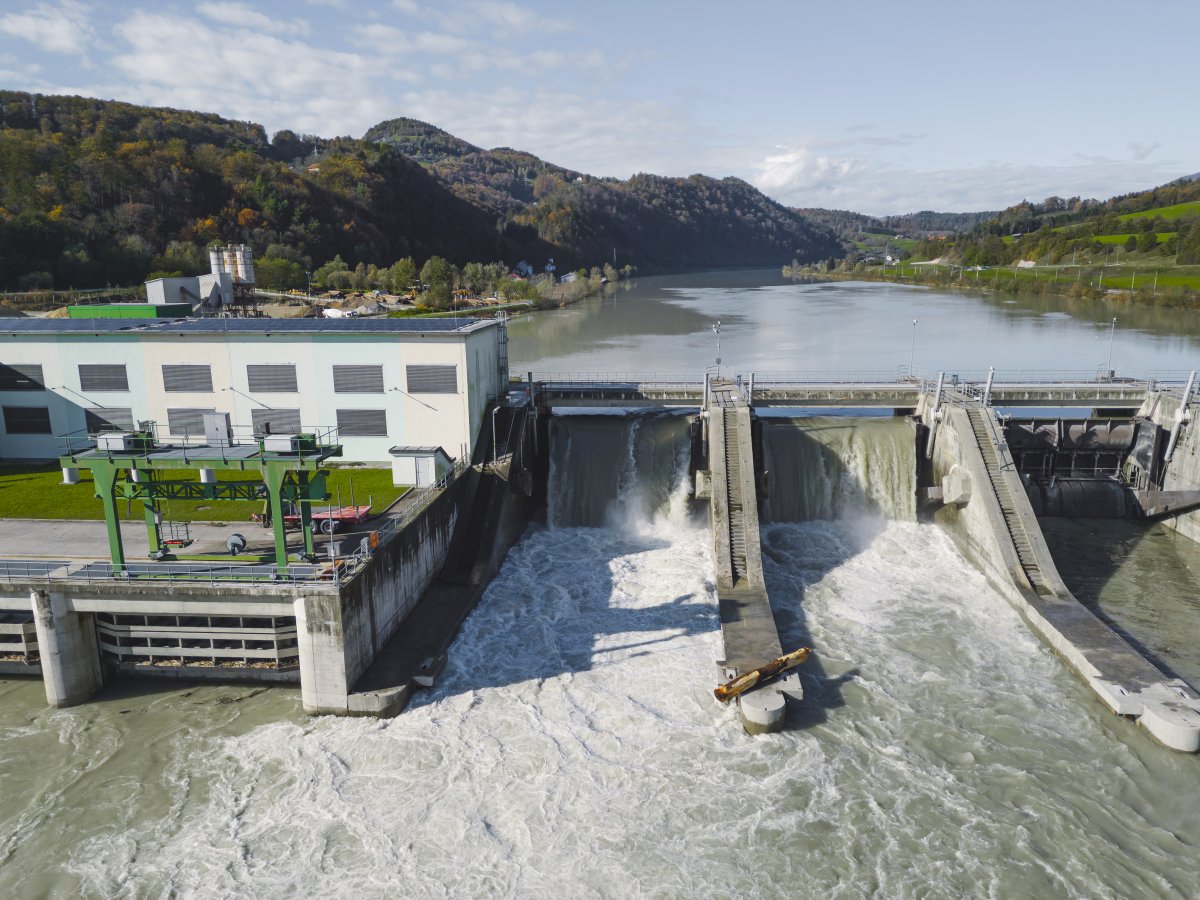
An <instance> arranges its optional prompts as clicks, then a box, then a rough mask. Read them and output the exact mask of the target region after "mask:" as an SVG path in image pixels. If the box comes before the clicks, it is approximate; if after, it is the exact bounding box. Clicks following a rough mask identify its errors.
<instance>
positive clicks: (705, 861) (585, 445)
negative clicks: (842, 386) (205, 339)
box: [0, 273, 1200, 898]
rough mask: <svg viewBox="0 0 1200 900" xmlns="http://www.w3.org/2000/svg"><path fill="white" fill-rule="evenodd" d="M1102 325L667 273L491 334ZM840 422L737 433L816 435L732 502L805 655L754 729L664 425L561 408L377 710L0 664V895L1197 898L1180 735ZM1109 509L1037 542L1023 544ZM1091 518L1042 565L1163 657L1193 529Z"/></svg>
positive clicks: (1180, 325) (881, 291) (959, 351)
mask: <svg viewBox="0 0 1200 900" xmlns="http://www.w3.org/2000/svg"><path fill="white" fill-rule="evenodd" d="M1116 314H1117V316H1118V318H1119V322H1118V327H1117V330H1116V335H1115V341H1114V350H1113V355H1114V363H1115V364H1116V366H1117V368H1118V369H1120V370H1137V369H1156V370H1162V369H1187V368H1190V367H1191V366H1193V365H1195V361H1196V360H1197V348H1196V340H1197V337H1196V331H1197V329H1196V328H1195V327H1194V326H1189V325H1188V323H1187V322H1186V321H1185V319H1184V317H1183V316H1182V315H1181V314H1177V313H1169V312H1166V311H1155V312H1151V313H1146V314H1144V315H1145V318H1144V319H1142V320H1140V321H1139V320H1137V318H1136V315H1135V314H1134V313H1131V312H1127V311H1124V310H1118V311H1117V313H1116ZM1111 315H1112V313H1111V312H1110V310H1108V309H1107V308H1105V307H1103V306H1102V305H1100V306H1089V307H1087V308H1086V309H1076V308H1071V309H1067V308H1066V307H1065V306H1063V305H1061V304H1059V305H1057V306H1056V305H1055V304H1054V302H1053V301H1049V300H1043V299H1039V300H1037V301H1018V302H1015V303H1006V302H1004V301H1001V300H981V299H978V298H973V297H966V296H960V295H953V294H947V293H937V292H930V291H924V290H911V289H906V288H894V287H888V286H880V285H853V284H838V285H820V286H800V285H789V284H784V283H781V282H780V279H778V278H776V277H775V276H774V274H773V273H756V274H755V273H741V274H737V275H727V274H722V275H717V276H691V277H687V278H677V279H655V280H651V279H645V280H643V281H642V282H640V283H639V284H637V285H636V286H635V287H633V288H632V289H631V290H628V291H625V290H621V291H619V292H618V294H617V296H616V298H615V299H607V300H603V301H595V302H591V303H588V304H581V305H579V306H576V307H572V308H570V309H568V310H565V311H562V312H556V313H550V314H545V315H536V316H530V317H528V318H526V319H523V320H520V321H518V322H515V323H514V324H513V326H512V328H511V335H512V345H511V354H512V359H513V368H514V370H519V369H524V368H533V369H535V370H557V371H621V370H624V371H645V370H647V369H656V370H675V369H683V370H696V369H702V368H703V367H704V366H705V365H707V364H709V362H710V359H709V357H711V356H712V355H713V349H714V340H713V338H714V335H713V333H712V331H711V328H710V325H711V322H712V321H713V320H714V319H716V318H720V319H721V321H722V324H723V330H722V341H723V347H722V350H723V355H724V356H725V358H726V360H727V363H728V364H729V365H730V366H732V367H735V368H737V369H740V370H743V371H749V370H751V369H758V370H760V371H763V370H768V369H770V370H799V369H804V370H814V369H841V370H847V369H872V370H894V369H895V368H896V367H897V366H899V365H906V364H907V362H908V354H909V340H910V335H911V328H912V326H911V320H912V319H913V318H914V317H916V318H918V319H919V324H918V330H917V344H916V351H915V357H916V359H915V362H916V365H917V367H924V368H941V367H946V368H953V367H961V368H963V369H971V370H976V369H979V368H981V367H986V365H988V364H993V365H998V366H999V365H1005V366H1008V365H1011V366H1018V365H1019V366H1020V367H1023V368H1056V369H1061V368H1073V369H1094V368H1095V367H1096V365H1097V364H1103V363H1104V362H1105V360H1106V355H1107V351H1108V343H1107V341H1108V332H1107V330H1106V327H1105V323H1106V322H1107V320H1108V319H1109V318H1111ZM1172 316H1174V318H1172ZM1171 333H1174V334H1175V335H1178V336H1171ZM869 427H870V428H871V429H874V430H876V431H878V432H879V433H878V434H877V435H874V436H873V438H872V439H871V440H869V441H868V440H864V434H865V432H862V431H859V430H856V426H855V424H854V423H853V422H848V421H828V420H826V421H818V420H806V419H796V420H794V421H792V420H787V421H781V422H778V423H774V424H772V426H771V428H772V429H773V430H772V433H771V434H770V436H769V438H768V442H769V444H770V447H771V452H773V453H786V452H788V448H789V447H790V446H791V445H792V444H793V443H795V442H796V441H797V440H799V438H798V437H797V435H798V434H799V433H800V432H802V431H805V430H807V432H809V433H812V434H817V435H819V436H818V437H817V438H815V440H817V442H818V443H819V447H817V448H816V449H815V450H813V451H812V452H811V453H810V456H811V462H809V463H805V465H806V466H807V467H808V468H806V469H805V471H806V472H809V473H810V474H811V476H812V478H811V479H809V481H807V482H806V481H804V480H797V481H796V482H795V484H794V485H793V486H792V487H791V488H789V489H788V490H787V491H783V490H781V493H780V499H779V500H777V501H776V505H775V506H774V507H773V508H772V509H771V511H770V517H769V520H767V519H764V522H765V524H764V528H763V548H764V565H765V570H766V574H767V580H768V584H769V588H770V592H771V596H772V601H773V603H774V604H775V605H776V613H777V617H778V619H779V621H780V622H781V627H782V628H783V630H784V633H785V639H786V640H787V641H788V642H790V643H795V642H799V641H806V642H811V644H812V645H813V646H814V647H815V648H816V650H817V654H816V658H815V660H814V661H813V662H811V663H810V664H808V665H807V666H806V667H805V669H804V675H803V678H804V684H805V689H806V694H807V696H806V699H805V701H804V703H803V704H801V705H800V706H799V707H797V708H795V709H793V710H792V711H791V713H790V714H789V716H790V717H789V729H788V730H787V731H786V732H784V733H782V734H779V735H773V736H770V737H765V738H750V737H748V736H746V735H745V734H743V733H742V732H741V730H740V728H739V727H738V726H737V723H736V712H735V710H733V709H727V708H723V707H721V706H719V705H717V704H716V703H715V702H714V701H713V700H712V698H711V694H710V691H711V688H712V685H713V682H714V676H715V666H714V660H715V659H717V658H718V656H719V655H720V638H719V631H718V620H717V615H716V605H715V597H714V592H713V585H712V581H711V578H712V575H711V573H712V563H711V560H710V558H709V539H708V535H707V530H706V522H705V519H704V516H703V514H702V510H696V509H691V508H689V505H688V503H687V500H686V483H685V477H686V465H685V461H684V458H683V457H682V456H680V454H679V453H678V452H677V451H678V448H679V447H680V445H681V442H685V440H686V437H685V436H686V428H684V427H682V424H681V421H680V420H679V418H678V417H677V416H671V415H660V416H650V417H638V418H637V419H627V420H619V421H618V422H617V423H614V424H613V425H610V426H608V427H605V426H603V425H601V424H598V423H597V422H595V420H593V419H591V418H581V419H579V420H577V421H571V420H564V421H563V422H561V423H559V424H557V425H556V430H557V433H556V436H555V447H554V459H553V464H552V476H551V477H552V485H551V487H552V498H551V510H550V513H551V514H550V521H549V523H548V524H544V525H535V526H533V527H532V528H531V529H530V531H529V532H528V533H527V534H526V536H525V538H524V539H523V540H522V541H521V543H520V544H519V545H518V546H517V547H516V548H515V549H514V550H513V552H512V553H511V554H510V556H509V558H508V560H507V561H506V563H505V566H504V568H503V570H502V572H501V573H500V576H499V577H498V578H497V579H496V581H495V582H494V583H493V584H492V585H491V587H490V588H489V589H488V592H487V594H486V595H485V598H484V600H483V602H482V604H481V606H480V607H479V609H478V610H477V611H476V612H475V613H474V614H473V615H472V616H471V617H470V619H469V620H468V621H467V622H466V624H465V625H464V628H463V631H462V634H461V635H460V638H459V639H458V641H457V643H456V644H455V646H454V649H453V650H452V652H451V657H450V663H449V666H448V668H447V670H446V672H445V673H444V675H443V676H442V678H441V679H440V681H439V683H438V685H437V686H436V687H435V688H434V689H433V690H431V691H428V692H425V693H422V694H420V695H419V696H418V697H417V699H416V701H415V703H414V704H413V706H412V707H410V709H409V710H408V711H407V712H406V713H405V714H404V715H403V716H401V717H400V718H398V719H395V720H392V721H386V722H380V721H373V720H366V719H338V718H333V717H321V718H311V717H307V716H305V715H304V714H303V713H302V711H301V710H300V705H299V697H298V692H296V691H294V690H288V689H279V688H272V689H270V690H262V689H259V688H253V687H202V688H171V687H163V688H153V687H147V688H138V687H135V686H130V685H123V686H117V687H116V688H114V689H109V690H108V691H106V692H105V694H104V695H103V696H102V697H101V699H100V701H99V702H97V703H94V704H91V705H88V706H84V707H80V708H77V709H70V710H57V711H52V710H47V709H46V708H45V706H44V695H43V694H42V689H41V685H40V684H39V683H37V682H32V681H26V682H0V895H3V896H14V897H25V896H45V895H48V894H52V895H58V896H66V895H70V896H78V895H84V896H95V897H111V896H117V897H142V896H155V897H156V896H222V897H226V896H239V897H240V896H258V897H274V896H285V895H304V896H354V897H384V896H388V897H391V896H418V897H493V896H512V897H553V898H561V897H627V896H641V895H646V896H654V897H743V896H785V895H786V896H805V897H847V898H857V897H865V896H885V897H947V898H948V897H956V898H957V897H963V896H992V897H1048V896H1054V897H1058V896H1062V897H1087V898H1092V897H1160V896H1163V897H1195V896H1200V865H1198V862H1197V861H1198V860H1200V803H1198V802H1197V797H1198V796H1200V759H1197V758H1196V757H1191V756H1182V755H1179V754H1175V753H1171V752H1170V751H1167V750H1164V749H1161V748H1159V747H1158V746H1157V745H1155V744H1154V743H1153V742H1151V741H1150V740H1149V739H1148V738H1146V737H1145V736H1144V735H1143V734H1141V733H1140V732H1139V731H1138V729H1137V728H1136V726H1133V725H1131V724H1129V723H1128V722H1126V721H1124V720H1121V719H1118V718H1115V717H1113V716H1111V715H1110V714H1108V713H1107V712H1106V711H1105V710H1104V709H1102V708H1101V706H1100V705H1099V703H1098V702H1097V701H1095V700H1094V699H1093V697H1092V695H1091V693H1090V692H1089V691H1088V690H1087V689H1086V688H1085V687H1084V686H1083V685H1082V684H1081V683H1080V682H1079V681H1078V679H1077V678H1075V677H1074V676H1073V675H1071V674H1070V673H1068V672H1067V670H1066V669H1065V667H1064V666H1063V665H1062V664H1061V663H1060V662H1059V661H1058V660H1057V659H1056V658H1055V657H1054V656H1053V655H1051V653H1050V652H1049V651H1048V650H1047V649H1046V648H1045V647H1044V646H1043V645H1042V644H1041V643H1040V642H1039V641H1038V640H1037V639H1036V638H1034V637H1033V636H1032V634H1031V633H1030V632H1029V630H1028V628H1027V627H1026V626H1025V625H1024V623H1023V622H1022V621H1021V620H1020V619H1019V617H1018V616H1017V615H1016V613H1015V612H1014V611H1013V610H1012V609H1011V608H1010V607H1009V606H1008V604H1007V603H1006V602H1005V601H1004V600H1003V599H1002V598H1000V597H999V596H998V595H997V594H995V593H994V592H993V591H992V590H991V589H990V588H989V587H988V586H987V584H986V583H985V582H984V580H983V578H982V577H981V576H979V575H978V574H977V573H976V572H975V571H974V570H973V569H972V568H971V567H970V566H969V565H968V564H967V563H966V562H965V561H964V560H963V559H962V558H961V557H960V556H959V555H958V553H957V552H956V551H955V549H954V547H953V546H952V544H951V542H950V541H949V540H948V538H947V537H946V536H945V535H944V534H943V533H942V532H941V531H940V530H938V529H937V528H936V527H935V526H931V525H925V524H920V523H918V522H916V521H915V520H914V517H913V509H912V504H911V502H910V501H909V500H906V499H905V497H906V496H907V494H906V492H907V491H908V490H909V489H910V487H911V484H910V483H909V482H908V481H906V478H908V477H910V476H907V475H905V473H906V472H911V468H910V465H909V463H910V462H911V458H910V457H911V453H912V451H911V445H909V444H908V443H907V442H906V441H905V440H904V435H903V432H902V429H905V428H907V426H906V425H905V423H903V421H900V420H896V421H894V422H880V421H878V420H876V421H875V422H874V423H872V424H871V425H870V426H869ZM906 453H907V454H909V455H910V456H908V457H906V456H905V454H906ZM681 463H683V464H681ZM868 474H870V475H871V478H870V479H869V480H870V482H871V483H870V485H865V484H863V481H864V479H867V476H868ZM812 479H817V481H818V482H819V486H820V490H815V489H813V488H812V487H811V481H812ZM698 513H700V514H698ZM1109 527H1110V526H1108V525H1103V524H1100V525H1097V524H1095V523H1066V525H1065V526H1063V527H1061V528H1059V529H1058V530H1056V531H1054V532H1053V534H1052V536H1051V540H1052V543H1053V544H1054V547H1055V552H1056V554H1057V555H1058V556H1059V558H1060V562H1061V561H1062V559H1063V558H1070V559H1075V560H1077V562H1078V560H1079V559H1082V556H1081V551H1082V548H1083V547H1084V546H1085V545H1087V546H1092V545H1091V544H1089V543H1088V542H1090V541H1092V540H1093V539H1095V538H1096V536H1097V533H1098V532H1097V529H1101V530H1103V529H1106V528H1109ZM1120 527H1124V526H1120ZM1106 535H1107V536H1106ZM1100 540H1101V542H1102V544H1103V545H1104V546H1103V547H1101V548H1100V549H1093V550H1092V551H1090V552H1092V553H1093V556H1094V558H1093V559H1091V560H1090V561H1088V562H1086V563H1080V564H1078V565H1076V566H1075V567H1074V568H1070V567H1069V566H1066V565H1064V576H1065V577H1067V579H1068V581H1069V582H1072V585H1073V587H1075V589H1076V590H1078V591H1079V592H1080V596H1081V598H1083V599H1085V600H1087V601H1088V602H1096V603H1097V604H1098V605H1099V606H1100V607H1101V608H1102V610H1104V611H1105V612H1106V614H1109V615H1110V617H1111V618H1113V620H1114V621H1117V622H1118V623H1119V624H1120V625H1121V626H1122V627H1124V628H1125V629H1126V630H1127V631H1128V632H1129V633H1130V634H1134V635H1137V636H1138V639H1139V640H1140V641H1141V642H1142V643H1143V644H1144V645H1146V646H1147V647H1150V648H1152V649H1153V650H1154V651H1155V652H1156V653H1158V654H1160V656H1161V657H1162V658H1163V659H1165V660H1167V661H1168V662H1170V663H1171V664H1172V665H1174V666H1176V667H1177V668H1178V669H1179V670H1180V672H1181V674H1187V675H1189V676H1200V663H1198V662H1197V659H1196V656H1195V651H1194V649H1193V648H1194V646H1195V643H1196V642H1195V640H1194V636H1195V634H1196V625H1197V619H1196V613H1197V611H1198V604H1197V602H1196V594H1195V587H1194V585H1195V583H1196V582H1195V577H1194V576H1195V565H1196V564H1195V562H1194V560H1195V555H1194V548H1192V547H1191V546H1190V545H1186V544H1181V543H1179V542H1176V541H1172V540H1170V538H1164V537H1163V536H1162V535H1160V534H1158V533H1157V532H1154V533H1146V532H1140V531H1139V532H1136V533H1134V532H1128V533H1127V532H1126V531H1117V532H1113V531H1102V534H1101V537H1100ZM1131 565H1132V567H1133V568H1132V569H1130V568H1129V567H1130V566H1131ZM1089 579H1090V580H1089ZM1175 647H1180V648H1182V649H1180V650H1175V649H1173V648H1175Z"/></svg>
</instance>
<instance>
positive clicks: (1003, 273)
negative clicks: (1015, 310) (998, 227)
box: [783, 264, 1200, 310]
mask: <svg viewBox="0 0 1200 900" xmlns="http://www.w3.org/2000/svg"><path fill="white" fill-rule="evenodd" d="M1118 268H1119V269H1122V270H1126V271H1110V270H1115V269H1118ZM1127 268H1128V267H1116V266H1111V267H1103V266H1097V267H1082V266H1080V267H1072V266H1039V267H1030V268H1018V267H1013V268H1000V267H996V268H989V269H968V268H964V267H962V266H932V265H931V266H925V265H911V264H910V265H900V266H895V267H889V270H888V271H886V272H885V271H882V270H880V269H877V268H870V267H867V268H863V269H861V270H855V271H838V270H836V269H835V270H832V271H824V270H823V269H820V268H816V267H810V266H799V267H793V266H784V267H783V275H784V277H785V278H790V279H792V280H793V281H797V282H806V281H878V282H884V283H891V284H911V285H923V286H926V287H938V288H946V289H949V290H954V291H960V292H964V293H983V294H1026V295H1029V294H1032V295H1042V296H1048V297H1060V298H1063V299H1068V300H1108V301H1112V302H1116V303H1135V304H1139V305H1146V306H1166V307H1176V308H1180V309H1188V310H1194V309H1200V267H1184V268H1186V269H1188V270H1189V271H1178V268H1176V269H1167V270H1163V271H1150V272H1147V271H1145V270H1134V271H1132V272H1130V271H1127ZM1193 268H1195V269H1197V272H1196V273H1193V272H1191V271H1190V270H1191V269H1193Z"/></svg>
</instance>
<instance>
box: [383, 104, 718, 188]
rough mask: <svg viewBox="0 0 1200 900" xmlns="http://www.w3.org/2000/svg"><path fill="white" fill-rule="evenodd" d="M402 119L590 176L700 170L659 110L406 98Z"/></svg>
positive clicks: (686, 138) (678, 125)
mask: <svg viewBox="0 0 1200 900" xmlns="http://www.w3.org/2000/svg"><path fill="white" fill-rule="evenodd" d="M401 108H402V109H403V110H404V113H403V114H404V115H406V116H412V117H413V118H417V119H423V120H425V121H427V122H433V123H436V124H437V125H438V126H439V127H441V128H444V129H446V130H447V131H449V132H451V133H452V134H455V135H457V136H459V137H461V138H463V139H464V140H466V141H470V142H471V143H472V144H475V145H477V146H481V147H500V146H504V147H514V148H517V149H519V150H527V151H528V152H530V153H533V154H535V155H537V156H539V157H541V158H542V159H545V160H547V161H549V162H553V163H557V164H558V165H561V166H564V167H566V168H569V169H576V170H578V171H581V172H587V173H589V174H592V175H611V176H616V177H627V176H629V175H632V174H634V173H635V172H654V173H658V174H675V175H686V174H691V173H692V172H695V171H698V170H701V169H702V167H703V163H702V161H700V160H698V158H697V156H696V153H697V151H696V141H695V134H694V131H693V129H692V128H691V126H690V125H689V124H688V123H687V122H686V121H685V120H683V119H682V118H681V117H680V116H679V115H678V114H677V113H676V112H675V110H673V109H672V108H670V107H669V106H666V105H664V104H661V103H655V102H651V101H645V100H625V99H621V98H607V97H604V98H597V97H585V96H581V95H579V94H572V93H566V92H554V91H547V90H537V91H533V92H526V91H522V90H517V89H515V88H511V87H502V88H497V89H494V90H491V91H487V92H457V91H455V92H451V91H446V90H428V91H412V92H409V93H408V94H406V95H405V96H404V97H403V98H402V102H401Z"/></svg>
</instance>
